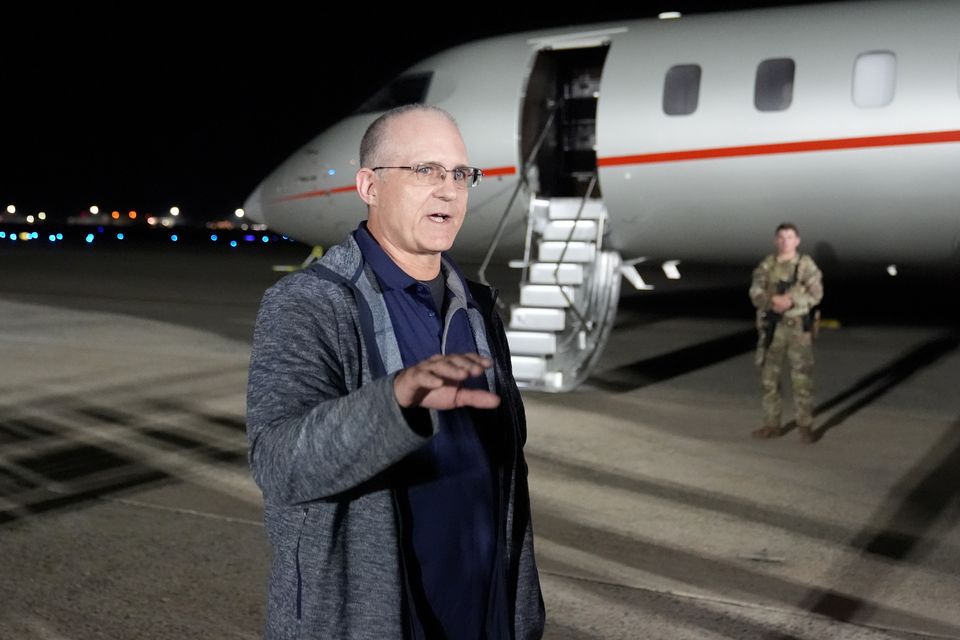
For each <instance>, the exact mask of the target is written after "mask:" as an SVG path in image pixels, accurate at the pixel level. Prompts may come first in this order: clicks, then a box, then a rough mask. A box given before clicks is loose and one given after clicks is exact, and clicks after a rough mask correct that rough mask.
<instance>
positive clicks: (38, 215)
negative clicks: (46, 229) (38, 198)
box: [37, 211, 47, 220]
mask: <svg viewBox="0 0 960 640" xmlns="http://www.w3.org/2000/svg"><path fill="white" fill-rule="evenodd" d="M37 217H38V218H40V219H41V220H46V219H47V214H46V212H45V211H41V212H40V213H38V214H37Z"/></svg>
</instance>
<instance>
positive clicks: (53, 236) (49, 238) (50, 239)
mask: <svg viewBox="0 0 960 640" xmlns="http://www.w3.org/2000/svg"><path fill="white" fill-rule="evenodd" d="M47 240H49V241H50V242H56V241H57V236H55V235H53V234H52V233H51V234H50V235H48V236H47Z"/></svg>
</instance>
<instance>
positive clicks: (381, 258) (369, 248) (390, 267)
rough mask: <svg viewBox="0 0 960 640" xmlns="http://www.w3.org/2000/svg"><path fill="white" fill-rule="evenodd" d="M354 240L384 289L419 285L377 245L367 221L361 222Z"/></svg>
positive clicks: (354, 234) (355, 232)
mask: <svg viewBox="0 0 960 640" xmlns="http://www.w3.org/2000/svg"><path fill="white" fill-rule="evenodd" d="M353 238H354V240H356V241H357V245H358V246H359V247H360V253H362V254H363V259H364V261H365V262H366V263H367V264H369V265H370V266H371V267H372V268H373V272H374V273H375V274H376V275H377V279H379V280H380V283H381V284H382V285H383V288H384V289H406V288H407V287H409V286H411V285H413V284H416V283H417V281H416V279H415V278H413V277H412V276H410V275H407V274H406V273H405V272H404V271H403V269H401V268H400V267H398V266H397V263H396V262H394V261H393V260H392V259H391V258H390V256H388V255H387V252H386V251H384V250H383V247H381V246H380V245H379V244H378V243H377V241H376V240H375V239H374V237H373V235H371V233H370V231H369V229H367V222H366V220H364V221H363V222H361V223H360V226H358V227H357V229H356V230H355V231H354V232H353Z"/></svg>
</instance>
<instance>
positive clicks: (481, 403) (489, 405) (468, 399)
mask: <svg viewBox="0 0 960 640" xmlns="http://www.w3.org/2000/svg"><path fill="white" fill-rule="evenodd" d="M499 404H500V396H498V395H497V394H495V393H490V392H489V391H483V390H482V389H458V390H457V397H456V400H455V405H454V406H457V407H474V408H476V409H495V408H496V407H497V406H498V405H499Z"/></svg>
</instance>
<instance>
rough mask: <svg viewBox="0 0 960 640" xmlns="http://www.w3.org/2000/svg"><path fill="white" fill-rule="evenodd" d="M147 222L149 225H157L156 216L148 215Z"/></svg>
mask: <svg viewBox="0 0 960 640" xmlns="http://www.w3.org/2000/svg"><path fill="white" fill-rule="evenodd" d="M147 224H148V225H150V226H151V227H155V226H157V218H156V216H150V217H149V218H147Z"/></svg>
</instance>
